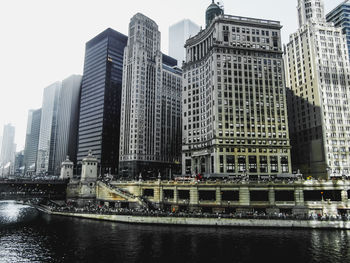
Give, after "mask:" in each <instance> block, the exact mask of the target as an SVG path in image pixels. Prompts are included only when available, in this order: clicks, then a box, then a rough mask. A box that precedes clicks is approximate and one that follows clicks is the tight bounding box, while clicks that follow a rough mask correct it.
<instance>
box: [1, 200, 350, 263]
mask: <svg viewBox="0 0 350 263" xmlns="http://www.w3.org/2000/svg"><path fill="white" fill-rule="evenodd" d="M0 262H1V263H7V262H11V263H15V262H43V263H49V262H98V263H99V262H180V263H184V262H237V263H238V262H268V263H270V262H280V263H284V262H294V263H303V262H307V263H309V262H327V263H329V262H331V263H337V262H339V263H340V262H342V263H345V262H350V231H343V230H289V229H239V228H215V227H212V228H210V227H185V226H151V225H135V224H122V223H114V222H104V221H94V220H87V219H77V218H68V217H59V216H50V215H46V214H43V213H41V212H38V211H37V210H36V209H34V208H32V207H29V206H26V205H21V204H16V203H15V202H13V201H2V202H0Z"/></svg>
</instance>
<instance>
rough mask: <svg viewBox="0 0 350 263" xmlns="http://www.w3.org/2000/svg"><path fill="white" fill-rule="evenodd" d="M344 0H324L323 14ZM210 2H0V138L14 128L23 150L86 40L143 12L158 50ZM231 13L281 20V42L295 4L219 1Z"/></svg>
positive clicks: (293, 19)
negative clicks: (45, 99) (37, 112)
mask: <svg viewBox="0 0 350 263" xmlns="http://www.w3.org/2000/svg"><path fill="white" fill-rule="evenodd" d="M342 1H343V0H324V2H325V9H326V12H327V11H330V10H331V9H333V8H334V7H335V6H336V5H338V4H339V3H341V2H342ZM210 3H211V0H172V1H169V0H127V1H122V0H1V2H0V34H1V41H0V135H1V134H2V130H3V125H4V124H7V123H12V124H13V125H15V127H16V139H15V141H16V143H17V150H21V149H23V147H24V142H25V129H26V123H27V115H28V110H29V109H37V108H40V107H41V103H42V93H43V89H44V88H45V87H46V86H48V85H50V84H51V83H53V82H55V81H57V80H62V79H64V78H66V77H68V76H69V75H71V74H82V73H83V63H84V49H85V42H87V41H88V40H89V39H91V38H93V37H94V36H96V35H97V34H98V33H100V32H101V31H103V30H104V29H106V28H108V27H111V28H113V29H115V30H117V31H119V32H121V33H124V34H127V32H128V23H129V21H130V18H131V17H132V16H133V15H134V14H136V13H137V12H141V13H143V14H145V15H146V16H148V17H150V18H151V19H153V20H154V21H155V22H156V23H157V24H158V26H159V29H160V32H161V37H162V47H161V48H162V51H163V52H164V53H167V52H168V28H169V26H170V25H172V24H174V23H176V22H178V21H180V20H182V19H184V18H188V19H191V20H192V21H193V22H195V23H197V24H198V25H200V26H203V25H204V24H205V10H206V8H207V6H208V5H209V4H210ZM223 3H224V5H225V13H226V14H230V15H238V16H248V17H255V18H263V19H271V20H278V21H281V24H282V25H283V28H282V41H283V43H285V42H286V41H287V40H288V36H289V34H290V33H293V32H294V31H295V30H296V29H297V16H296V5H297V0H250V1H242V0H223Z"/></svg>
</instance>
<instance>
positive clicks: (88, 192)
mask: <svg viewBox="0 0 350 263" xmlns="http://www.w3.org/2000/svg"><path fill="white" fill-rule="evenodd" d="M97 171H98V160H97V159H96V158H95V157H94V156H93V155H92V153H91V151H89V154H88V156H86V157H85V158H84V159H83V160H82V167H81V177H80V191H79V197H80V198H82V199H88V200H91V199H96V181H97Z"/></svg>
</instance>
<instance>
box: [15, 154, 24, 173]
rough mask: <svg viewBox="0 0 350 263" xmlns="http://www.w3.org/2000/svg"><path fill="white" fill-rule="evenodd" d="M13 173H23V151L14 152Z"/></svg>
mask: <svg viewBox="0 0 350 263" xmlns="http://www.w3.org/2000/svg"><path fill="white" fill-rule="evenodd" d="M14 175H16V176H22V175H24V151H20V152H17V153H16V154H15V162H14Z"/></svg>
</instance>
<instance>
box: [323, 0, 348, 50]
mask: <svg viewBox="0 0 350 263" xmlns="http://www.w3.org/2000/svg"><path fill="white" fill-rule="evenodd" d="M326 20H327V22H333V23H334V26H336V27H340V28H341V29H342V31H343V34H345V35H346V43H347V45H348V53H349V51H350V2H349V0H346V1H344V2H342V3H341V4H339V5H338V6H337V7H335V8H334V9H333V10H332V11H330V12H329V13H328V14H327V15H326ZM349 56H350V55H349Z"/></svg>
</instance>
